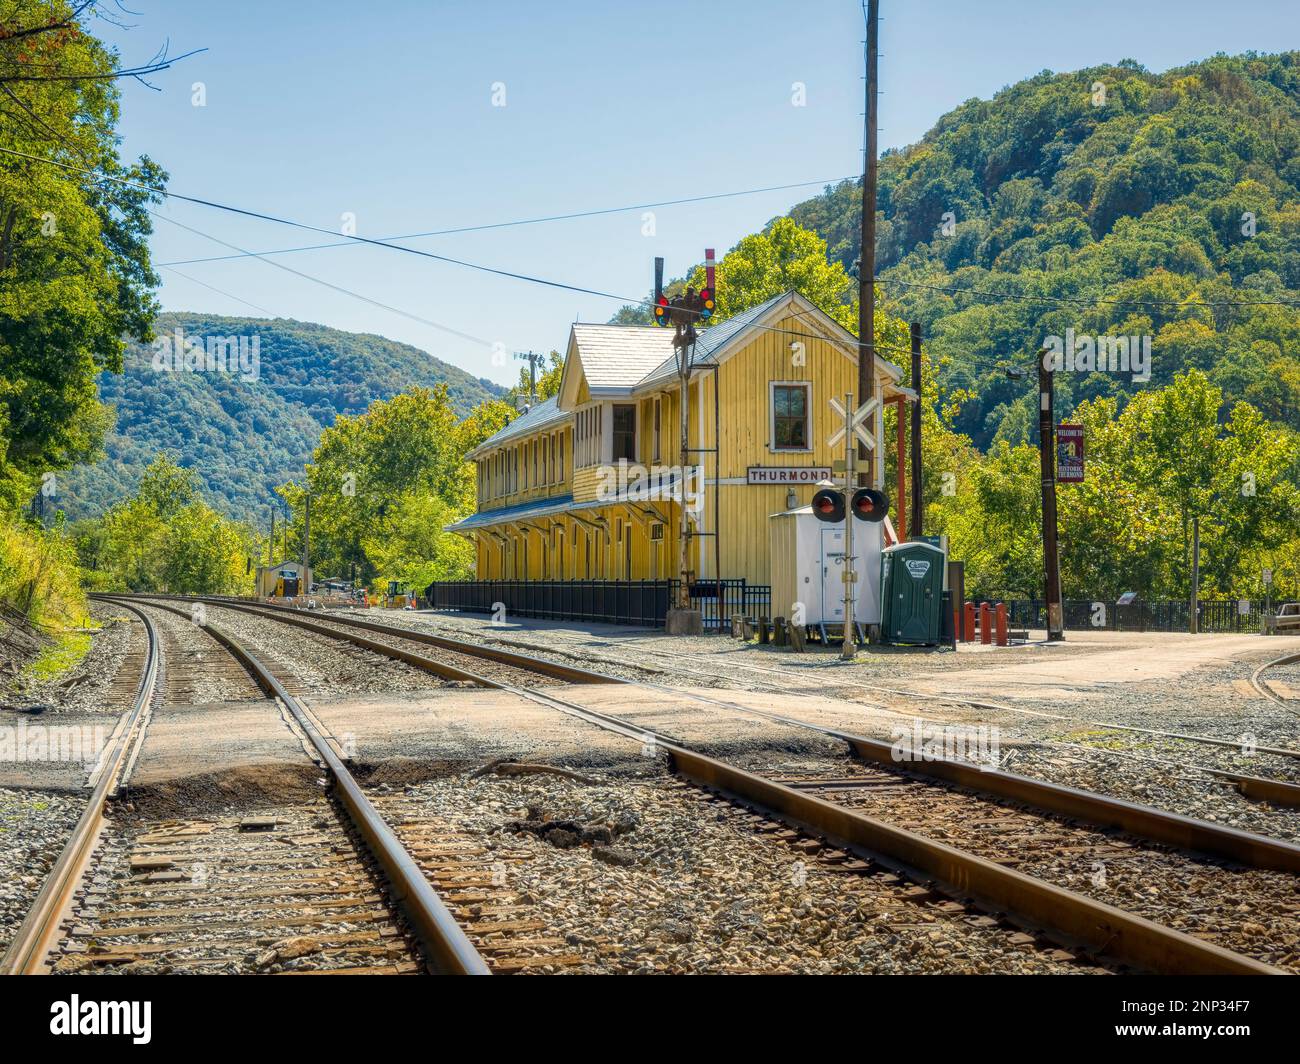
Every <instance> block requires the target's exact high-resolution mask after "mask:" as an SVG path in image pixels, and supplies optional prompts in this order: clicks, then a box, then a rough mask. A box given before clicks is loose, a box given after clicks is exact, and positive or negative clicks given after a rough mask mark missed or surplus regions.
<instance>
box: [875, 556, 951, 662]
mask: <svg viewBox="0 0 1300 1064" xmlns="http://www.w3.org/2000/svg"><path fill="white" fill-rule="evenodd" d="M945 561H946V559H945V557H944V553H943V550H942V549H940V548H939V547H937V546H935V545H933V544H931V543H922V542H913V543H896V544H895V545H894V546H892V547H886V548H885V549H884V551H882V552H881V555H880V632H881V635H882V637H883V638H884V641H885V642H886V643H913V644H917V645H924V646H938V644H939V643H940V641H941V639H942V631H943V573H944V563H945Z"/></svg>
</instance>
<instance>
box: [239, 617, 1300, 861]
mask: <svg viewBox="0 0 1300 1064" xmlns="http://www.w3.org/2000/svg"><path fill="white" fill-rule="evenodd" d="M218 604H219V605H226V606H227V608H239V609H242V610H244V611H246V612H249V613H253V614H255V615H261V616H275V617H276V618H277V619H282V620H284V621H286V622H290V623H296V624H300V625H302V626H304V627H310V628H312V629H314V630H316V631H319V632H321V633H322V634H325V635H330V636H333V637H334V638H342V639H349V640H353V641H356V640H358V639H361V637H358V636H353V635H350V634H348V633H345V632H340V631H339V630H338V629H337V628H328V627H326V626H324V625H317V624H314V623H313V622H308V621H305V620H304V619H303V618H301V617H299V616H297V614H298V611H296V610H286V608H285V607H275V613H274V614H267V613H266V612H265V611H264V610H263V609H261V608H260V607H253V606H247V605H241V606H238V607H230V606H228V605H227V604H226V603H218ZM331 621H332V622H333V623H334V624H338V625H343V626H345V627H349V626H360V625H363V624H364V625H365V627H366V628H367V629H369V630H371V631H383V632H385V633H386V634H388V635H390V636H395V637H397V636H400V637H402V638H405V637H406V629H403V628H395V627H392V626H388V625H377V624H375V623H373V622H362V621H356V620H353V619H351V618H331ZM439 644H440V645H443V644H450V645H451V647H452V648H454V649H455V650H457V651H459V652H462V653H465V654H469V655H471V656H477V655H476V651H477V650H478V649H479V648H478V647H477V646H476V645H474V644H472V643H460V642H458V641H456V640H450V639H440V640H439ZM359 645H365V646H368V647H369V648H370V649H373V650H376V651H378V652H379V653H383V654H390V655H400V656H401V657H402V659H403V660H406V661H409V662H411V663H412V664H416V665H417V666H419V667H421V668H429V669H430V671H438V670H440V669H449V670H451V671H453V672H455V673H456V674H457V678H460V679H469V680H471V681H472V682H476V683H479V684H481V685H482V686H485V687H494V688H499V689H502V690H515V688H514V687H513V686H512V685H510V684H508V683H505V682H503V681H498V680H493V679H491V678H490V677H484V676H477V675H475V674H473V673H471V672H467V671H466V670H463V669H453V668H452V667H451V666H446V665H442V664H441V663H438V662H433V661H431V660H430V659H427V658H420V657H419V655H409V654H407V653H406V652H404V651H401V650H400V649H399V648H396V647H390V646H388V645H386V644H383V643H377V642H375V641H374V640H368V639H367V640H364V643H361V644H359ZM508 656H509V657H511V658H513V659H515V660H512V661H511V664H512V665H516V666H517V667H519V668H525V669H526V668H528V667H529V663H530V662H531V661H532V660H533V659H531V658H527V657H524V656H523V655H508ZM1297 657H1298V658H1300V655H1298V656H1297ZM493 660H496V661H500V660H501V658H500V657H494V658H493ZM564 668H565V669H567V670H568V671H569V672H571V673H580V672H581V671H582V670H579V669H576V668H574V667H571V666H564ZM593 675H595V676H599V677H600V678H601V679H600V680H599V681H598V682H602V683H609V682H614V683H623V684H627V685H629V686H636V687H644V688H647V689H650V690H659V691H667V692H671V693H673V694H677V695H681V694H683V692H681V691H680V690H678V689H676V688H671V687H667V686H664V685H659V684H643V683H636V682H634V681H630V680H621V679H618V678H615V677H610V676H606V675H604V674H601V673H596V674H593ZM688 697H690V698H692V699H694V700H696V701H698V702H702V703H705V704H712V705H716V706H719V707H722V708H725V709H728V710H730V711H732V712H739V713H745V714H749V715H753V716H758V717H762V718H764V719H767V720H771V721H773V722H775V723H779V724H784V725H787V726H790V727H796V728H803V729H806V730H809V731H814V732H817V733H819V734H821V735H825V736H828V737H830V738H833V739H837V740H839V741H841V742H844V743H846V744H847V745H848V746H849V748H850V750H851V751H852V752H853V753H854V755H855V756H857V757H859V758H861V759H863V760H864V761H870V762H873V763H875V764H878V765H881V766H882V767H884V768H887V769H891V770H892V771H895V772H899V773H908V774H912V775H918V776H929V777H933V778H935V779H939V780H943V781H945V782H948V783H954V784H956V785H958V786H961V787H964V788H965V789H967V790H970V791H974V792H976V793H978V794H983V795H987V796H990V797H994V798H999V799H1005V800H1009V801H1014V802H1020V803H1022V804H1025V805H1030V806H1033V807H1035V808H1037V809H1040V810H1044V811H1047V812H1050V813H1054V814H1057V815H1059V816H1065V817H1070V818H1073V819H1076V820H1083V821H1086V822H1088V823H1090V824H1094V825H1096V826H1098V827H1101V828H1113V829H1118V830H1121V831H1125V832H1127V833H1128V834H1130V835H1133V836H1135V837H1138V838H1142V839H1146V840H1148V841H1150V842H1156V843H1160V844H1162V845H1166V846H1173V847H1176V848H1178V849H1182V850H1191V851H1195V852H1198V853H1202V854H1205V855H1208V856H1212V857H1217V858H1225V859H1227V860H1231V861H1235V862H1238V863H1240V864H1243V865H1246V866H1248V867H1251V868H1262V869H1270V870H1273V871H1280V872H1291V873H1298V874H1300V846H1297V845H1295V844H1294V843H1290V842H1286V841H1284V840H1282V839H1273V838H1269V837H1267V836H1264V835H1257V834H1254V833H1252V832H1248V831H1241V830H1239V829H1237V828H1231V827H1226V826H1224V825H1220V824H1212V823H1210V822H1208V821H1205V820H1198V819H1196V818H1194V817H1188V816H1183V815H1182V814H1180V813H1171V812H1168V811H1166V810H1162V809H1156V808H1154V807H1152V806H1148V805H1140V804H1138V803H1136V802H1128V801H1125V800H1123V799H1121V798H1112V797H1110V796H1108V795H1102V794H1096V793H1094V792H1091V791H1084V790H1079V789H1078V788H1075V787H1068V786H1065V785H1064V784H1059V783H1050V782H1047V781H1046V780H1037V779H1032V778H1031V777H1028V776H1021V775H1018V774H1016V773H1012V772H1006V771H1003V770H1001V769H999V770H997V771H989V770H988V769H985V768H980V767H979V766H977V765H973V764H968V763H966V762H962V761H953V760H935V761H925V760H922V759H920V758H917V759H915V760H910V761H906V762H899V761H897V760H896V759H895V757H894V750H893V746H892V744H890V743H886V742H883V741H881V740H879V739H871V738H868V737H866V736H862V735H856V734H853V733H851V732H846V731H842V730H840V729H837V728H830V727H827V726H825V725H821V724H814V723H812V722H811V721H806V720H800V719H799V718H797V717H789V716H785V715H782V714H779V713H772V712H769V711H767V710H762V709H757V708H754V707H751V706H745V705H741V704H739V703H736V702H729V701H726V700H725V699H717V698H712V697H710V696H708V695H702V694H699V693H698V692H694V691H692V692H689V693H688ZM629 726H631V727H635V726H636V725H635V724H632V725H629ZM1207 771H1217V770H1207ZM1238 778H1244V779H1248V780H1250V781H1252V783H1253V784H1254V785H1256V786H1257V787H1258V792H1257V793H1259V795H1260V796H1261V797H1263V796H1266V795H1271V794H1275V793H1277V788H1292V789H1294V790H1300V788H1296V787H1295V786H1294V785H1293V784H1285V783H1282V782H1281V781H1277V780H1265V779H1261V778H1258V777H1238Z"/></svg>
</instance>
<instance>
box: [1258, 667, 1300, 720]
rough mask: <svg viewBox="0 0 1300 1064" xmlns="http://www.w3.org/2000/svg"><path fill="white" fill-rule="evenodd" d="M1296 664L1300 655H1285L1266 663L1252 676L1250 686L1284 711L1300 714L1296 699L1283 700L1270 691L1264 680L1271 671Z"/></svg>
mask: <svg viewBox="0 0 1300 1064" xmlns="http://www.w3.org/2000/svg"><path fill="white" fill-rule="evenodd" d="M1296 662H1300V654H1283V655H1282V656H1281V657H1280V658H1274V659H1273V660H1272V661H1266V662H1264V664H1263V665H1261V666H1260V667H1259V668H1258V669H1256V670H1255V671H1254V672H1253V673H1252V674H1251V677H1250V685H1251V686H1252V687H1253V688H1255V690H1256V691H1258V692H1259V693H1260V694H1261V695H1263V696H1264V697H1265V698H1267V699H1269V700H1270V701H1272V702H1276V703H1277V704H1278V705H1279V706H1281V707H1282V708H1283V709H1285V710H1287V711H1289V712H1291V713H1297V714H1300V708H1297V705H1300V703H1298V702H1297V700H1296V699H1294V698H1283V697H1282V696H1281V695H1279V694H1278V693H1277V692H1276V691H1272V690H1270V689H1269V687H1268V685H1267V684H1265V682H1264V679H1263V677H1264V673H1265V672H1267V671H1268V670H1269V669H1276V668H1279V667H1280V666H1282V665H1294V664H1295V663H1296Z"/></svg>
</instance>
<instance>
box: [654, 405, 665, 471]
mask: <svg viewBox="0 0 1300 1064" xmlns="http://www.w3.org/2000/svg"><path fill="white" fill-rule="evenodd" d="M662 416H663V411H662V403H661V402H660V400H658V399H656V400H655V445H654V446H655V456H654V458H653V459H652V461H655V462H657V461H659V459H660V457H661V455H662V453H663V452H662V449H661V443H660V441H661V440H662V438H663V436H662V431H661V424H660V419H661V417H662Z"/></svg>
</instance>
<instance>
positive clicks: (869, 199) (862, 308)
mask: <svg viewBox="0 0 1300 1064" xmlns="http://www.w3.org/2000/svg"><path fill="white" fill-rule="evenodd" d="M879 31H880V0H867V40H866V56H865V58H866V68H867V69H866V94H867V98H866V106H865V107H864V108H863V125H864V129H863V136H862V146H863V152H862V155H863V159H862V231H861V234H860V240H861V247H862V251H861V253H860V255H859V256H858V343H859V347H858V402H860V403H865V402H869V401H870V399H871V397H872V396H874V395H875V394H876V322H875V314H876V167H877V163H876V132H877V131H876V121H877V119H876V90H877V81H878V77H877V55H878V53H879V50H880V48H879V43H880V33H879ZM858 459H859V461H860V463H861V465H860V472H861V473H862V479H861V480H860V481H859V482H858V485H859V486H860V487H873V486H874V483H875V481H874V477H873V474H874V472H875V469H874V463H875V456H874V455H873V454H872V453H871V451H869V450H868V449H867V447H866V446H865V445H864V444H861V443H859V444H858ZM881 460H882V461H883V460H884V456H883V455H882V456H881ZM846 487H847V488H848V489H849V491H852V490H853V482H852V481H851V480H850V481H848V483H847V484H846ZM852 621H853V618H851V617H849V618H845V623H852Z"/></svg>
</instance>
